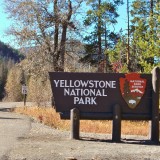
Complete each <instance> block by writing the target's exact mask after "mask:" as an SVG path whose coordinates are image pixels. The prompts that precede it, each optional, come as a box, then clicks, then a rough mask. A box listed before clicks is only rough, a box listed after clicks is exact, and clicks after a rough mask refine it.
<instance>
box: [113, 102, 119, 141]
mask: <svg viewBox="0 0 160 160" xmlns="http://www.w3.org/2000/svg"><path fill="white" fill-rule="evenodd" d="M120 140H121V107H120V105H119V104H116V105H115V106H114V108H113V123H112V141H114V142H120Z"/></svg>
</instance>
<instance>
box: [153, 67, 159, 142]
mask: <svg viewBox="0 0 160 160" xmlns="http://www.w3.org/2000/svg"><path fill="white" fill-rule="evenodd" d="M159 77H160V69H159V68H158V67H155V68H154V69H153V70H152V87H153V91H152V120H151V141H154V142H156V143H158V142H159V87H160V86H159V79H160V78H159Z"/></svg>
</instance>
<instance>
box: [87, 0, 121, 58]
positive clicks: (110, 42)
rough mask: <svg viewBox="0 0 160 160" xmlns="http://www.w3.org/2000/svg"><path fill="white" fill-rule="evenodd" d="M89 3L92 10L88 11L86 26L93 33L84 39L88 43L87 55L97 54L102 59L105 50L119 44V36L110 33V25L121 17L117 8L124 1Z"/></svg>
mask: <svg viewBox="0 0 160 160" xmlns="http://www.w3.org/2000/svg"><path fill="white" fill-rule="evenodd" d="M87 2H88V3H87V4H88V5H89V6H90V9H89V10H88V11H87V16H86V19H85V21H84V25H85V26H88V27H91V28H92V29H91V30H92V31H91V32H90V34H89V35H87V36H86V37H85V39H84V40H85V41H86V43H87V44H86V53H89V54H97V55H98V57H100V59H101V54H102V53H104V50H105V49H106V48H110V47H113V46H114V44H115V43H116V42H117V37H118V36H117V35H116V34H115V33H114V32H111V31H110V29H109V25H110V24H113V25H114V24H116V23H117V21H116V19H117V17H118V16H119V15H118V13H117V6H118V5H121V4H122V1H121V0H119V1H113V2H106V1H104V0H98V1H97V0H88V1H87ZM107 27H108V28H107ZM91 59H92V58H91ZM96 59H98V60H99V58H96Z"/></svg>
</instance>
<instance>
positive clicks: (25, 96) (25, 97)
mask: <svg viewBox="0 0 160 160" xmlns="http://www.w3.org/2000/svg"><path fill="white" fill-rule="evenodd" d="M23 96H24V106H26V99H27V94H24V95H23Z"/></svg>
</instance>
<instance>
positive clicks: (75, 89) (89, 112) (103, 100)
mask: <svg viewBox="0 0 160 160" xmlns="http://www.w3.org/2000/svg"><path fill="white" fill-rule="evenodd" d="M49 75H50V81H51V87H52V92H53V97H54V104H55V109H56V111H57V112H59V113H60V116H61V118H62V119H70V118H71V124H72V129H71V130H72V131H71V138H72V139H73V138H75V139H78V138H79V120H80V119H95V120H113V128H112V129H113V131H112V140H113V141H116V142H118V141H120V137H121V120H122V119H124V120H151V132H150V135H151V140H152V141H154V142H156V143H158V142H159V78H160V70H159V68H158V67H155V68H154V69H153V71H152V74H138V73H129V74H118V73H116V74H114V73H68V72H50V73H49Z"/></svg>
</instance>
